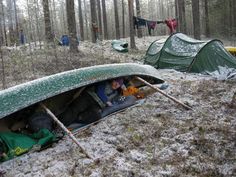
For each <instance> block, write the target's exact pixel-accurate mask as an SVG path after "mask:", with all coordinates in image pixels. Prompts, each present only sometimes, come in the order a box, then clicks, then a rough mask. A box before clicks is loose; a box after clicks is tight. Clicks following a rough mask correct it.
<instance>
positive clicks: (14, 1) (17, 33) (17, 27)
mask: <svg viewBox="0 0 236 177" xmlns="http://www.w3.org/2000/svg"><path fill="white" fill-rule="evenodd" d="M13 3H14V11H15V23H16V31H15V36H16V44H19V24H18V15H17V9H16V0H13Z"/></svg>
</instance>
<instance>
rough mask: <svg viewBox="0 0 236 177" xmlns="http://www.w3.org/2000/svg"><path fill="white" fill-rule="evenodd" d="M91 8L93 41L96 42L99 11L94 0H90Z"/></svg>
mask: <svg viewBox="0 0 236 177" xmlns="http://www.w3.org/2000/svg"><path fill="white" fill-rule="evenodd" d="M90 9H91V24H92V27H91V34H92V42H93V43H96V41H97V38H98V24H97V12H96V4H95V1H94V0H90Z"/></svg>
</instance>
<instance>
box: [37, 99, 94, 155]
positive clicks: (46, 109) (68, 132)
mask: <svg viewBox="0 0 236 177" xmlns="http://www.w3.org/2000/svg"><path fill="white" fill-rule="evenodd" d="M40 105H41V107H42V108H43V109H44V110H45V111H46V112H47V114H48V115H50V117H51V118H52V119H53V120H54V121H55V122H56V123H57V124H58V125H59V126H60V127H61V128H62V129H63V130H64V131H65V132H66V133H67V135H69V137H70V138H71V139H72V140H73V141H74V142H75V143H76V144H77V145H78V146H79V148H80V149H81V150H82V152H83V153H84V154H85V155H86V157H88V158H90V159H93V158H92V157H91V156H90V155H88V153H87V152H86V151H85V149H84V148H83V147H82V146H81V145H80V144H79V142H78V141H77V139H76V138H75V136H74V135H73V134H72V133H71V132H70V131H69V130H68V129H67V128H66V127H65V126H64V125H63V123H61V122H60V121H59V120H58V118H57V117H56V116H55V115H54V114H53V113H52V112H51V111H50V110H49V109H48V108H47V107H46V106H45V105H44V104H43V103H40Z"/></svg>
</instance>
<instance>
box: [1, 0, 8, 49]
mask: <svg viewBox="0 0 236 177" xmlns="http://www.w3.org/2000/svg"><path fill="white" fill-rule="evenodd" d="M2 1H3V0H0V6H1V11H2V12H1V15H2V24H3V36H4V40H5V42H4V43H5V45H6V46H8V42H7V30H6V19H5V13H4V7H3V2H2Z"/></svg>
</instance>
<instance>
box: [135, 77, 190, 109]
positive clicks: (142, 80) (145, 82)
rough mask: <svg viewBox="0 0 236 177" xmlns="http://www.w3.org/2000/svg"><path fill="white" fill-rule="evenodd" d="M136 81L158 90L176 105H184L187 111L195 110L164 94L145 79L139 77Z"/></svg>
mask: <svg viewBox="0 0 236 177" xmlns="http://www.w3.org/2000/svg"><path fill="white" fill-rule="evenodd" d="M136 79H138V80H139V81H141V82H143V83H144V84H146V85H147V86H149V87H151V88H152V89H154V90H156V91H157V92H159V93H161V94H162V95H164V96H166V97H168V98H170V99H171V100H172V101H174V102H176V103H178V104H180V105H182V106H183V107H184V108H185V109H187V110H193V108H191V107H189V106H188V105H186V104H184V103H182V102H180V101H179V100H177V99H176V98H174V97H172V96H170V95H168V94H167V93H165V92H163V91H162V90H160V89H159V88H156V87H154V86H153V85H152V84H150V83H149V82H147V81H145V80H144V79H142V78H140V77H137V76H136Z"/></svg>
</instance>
